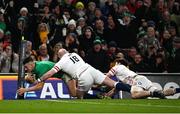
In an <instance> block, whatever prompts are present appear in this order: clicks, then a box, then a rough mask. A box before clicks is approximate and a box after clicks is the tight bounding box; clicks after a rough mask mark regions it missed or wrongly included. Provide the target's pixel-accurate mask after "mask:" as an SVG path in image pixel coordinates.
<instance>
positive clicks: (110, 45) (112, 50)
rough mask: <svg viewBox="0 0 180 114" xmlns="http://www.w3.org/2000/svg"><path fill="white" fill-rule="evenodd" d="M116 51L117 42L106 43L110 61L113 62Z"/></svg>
mask: <svg viewBox="0 0 180 114" xmlns="http://www.w3.org/2000/svg"><path fill="white" fill-rule="evenodd" d="M116 53H117V44H116V42H114V41H110V42H109V43H108V50H107V54H108V56H109V59H110V62H113V61H114V59H115V57H116Z"/></svg>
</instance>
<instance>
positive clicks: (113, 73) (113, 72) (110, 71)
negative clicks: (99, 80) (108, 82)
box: [108, 66, 116, 76]
mask: <svg viewBox="0 0 180 114" xmlns="http://www.w3.org/2000/svg"><path fill="white" fill-rule="evenodd" d="M115 74H116V66H114V67H112V68H111V69H110V70H109V72H108V75H110V76H114V75H115Z"/></svg>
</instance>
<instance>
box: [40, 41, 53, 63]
mask: <svg viewBox="0 0 180 114" xmlns="http://www.w3.org/2000/svg"><path fill="white" fill-rule="evenodd" d="M37 54H38V56H37V58H38V61H48V60H49V59H50V57H49V54H48V48H47V45H46V44H41V45H40V46H39V50H38V52H37Z"/></svg>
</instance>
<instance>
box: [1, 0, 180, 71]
mask: <svg viewBox="0 0 180 114" xmlns="http://www.w3.org/2000/svg"><path fill="white" fill-rule="evenodd" d="M179 33H180V1H179V0H1V1H0V73H17V72H18V64H19V55H20V52H19V48H20V42H21V40H26V41H27V42H26V49H25V51H26V52H25V56H26V57H28V56H31V57H32V58H33V59H34V60H36V61H45V60H49V61H53V62H57V61H58V56H57V52H58V50H59V49H60V48H62V47H64V48H66V49H68V51H70V52H76V53H78V54H79V55H80V56H81V57H82V58H83V59H84V60H85V61H86V62H87V63H89V64H91V65H92V66H93V67H95V68H97V69H99V70H100V71H102V72H104V73H106V72H107V71H108V70H109V69H110V68H111V67H112V66H113V65H115V62H116V61H117V60H121V59H123V60H126V61H127V62H128V66H129V68H130V69H131V70H133V71H135V72H155V73H162V72H171V73H172V72H173V73H174V72H180V37H179V35H180V34H179Z"/></svg>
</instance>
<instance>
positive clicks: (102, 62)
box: [86, 39, 110, 72]
mask: <svg viewBox="0 0 180 114" xmlns="http://www.w3.org/2000/svg"><path fill="white" fill-rule="evenodd" d="M92 58H93V59H92ZM86 59H87V63H89V64H90V65H92V66H93V67H94V68H97V69H99V70H100V71H101V72H107V71H108V70H109V65H110V61H109V57H108V55H107V53H106V52H105V51H104V50H102V47H101V41H100V40H99V39H95V40H94V42H93V47H92V48H91V49H90V50H89V51H88V52H87V56H86Z"/></svg>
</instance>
